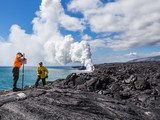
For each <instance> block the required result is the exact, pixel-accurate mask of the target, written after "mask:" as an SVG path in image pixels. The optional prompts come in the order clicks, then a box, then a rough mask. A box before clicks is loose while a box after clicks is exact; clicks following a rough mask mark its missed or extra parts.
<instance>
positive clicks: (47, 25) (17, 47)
mask: <svg viewBox="0 0 160 120" xmlns="http://www.w3.org/2000/svg"><path fill="white" fill-rule="evenodd" d="M36 15H37V17H35V18H34V19H33V21H32V23H33V33H32V34H27V33H26V31H25V30H23V29H21V27H20V26H18V25H12V26H11V29H10V35H9V39H8V41H7V42H3V41H0V51H5V53H6V54H4V53H0V60H1V64H3V65H12V63H13V60H14V57H15V55H16V53H17V52H22V53H25V55H26V57H27V60H28V62H27V63H28V65H38V63H39V62H40V61H46V63H51V64H53V63H60V64H62V65H66V64H67V63H70V62H79V63H81V64H83V65H84V66H86V68H87V70H92V66H93V64H92V60H91V52H90V45H89V44H88V42H87V41H81V42H75V41H74V38H73V37H72V35H66V36H63V35H62V34H61V33H60V31H59V27H63V28H65V29H67V30H70V31H83V30H84V29H85V26H84V25H83V20H81V19H78V18H75V17H71V16H69V15H67V14H65V12H64V9H63V7H62V6H61V1H60V0H42V3H41V6H40V11H37V12H36ZM2 58H3V59H2ZM4 58H5V59H4Z"/></svg>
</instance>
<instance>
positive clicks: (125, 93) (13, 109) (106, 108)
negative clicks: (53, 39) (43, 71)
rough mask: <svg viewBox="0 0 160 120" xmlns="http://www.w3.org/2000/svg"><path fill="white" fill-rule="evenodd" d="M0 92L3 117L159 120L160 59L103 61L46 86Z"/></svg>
mask: <svg viewBox="0 0 160 120" xmlns="http://www.w3.org/2000/svg"><path fill="white" fill-rule="evenodd" d="M0 94H1V95H0V105H1V107H0V119H2V120H8V119H14V120H58V119H59V120H133V119H135V120H159V118H160V114H159V113H160V62H140V63H114V64H100V65H95V71H93V72H91V73H81V74H76V73H72V74H70V75H68V76H67V77H66V79H59V80H56V81H54V82H47V85H46V86H45V87H42V86H41V85H40V86H39V87H38V88H37V89H35V88H33V87H31V88H29V87H25V89H24V91H20V92H11V91H1V92H0ZM20 95H22V96H23V97H20Z"/></svg>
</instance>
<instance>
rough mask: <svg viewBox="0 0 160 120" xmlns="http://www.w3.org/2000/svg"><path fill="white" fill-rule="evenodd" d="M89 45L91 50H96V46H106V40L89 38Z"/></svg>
mask: <svg viewBox="0 0 160 120" xmlns="http://www.w3.org/2000/svg"><path fill="white" fill-rule="evenodd" d="M88 42H89V44H90V46H91V50H92V52H94V51H96V49H97V48H98V47H104V48H105V47H106V40H105V39H95V40H91V41H88Z"/></svg>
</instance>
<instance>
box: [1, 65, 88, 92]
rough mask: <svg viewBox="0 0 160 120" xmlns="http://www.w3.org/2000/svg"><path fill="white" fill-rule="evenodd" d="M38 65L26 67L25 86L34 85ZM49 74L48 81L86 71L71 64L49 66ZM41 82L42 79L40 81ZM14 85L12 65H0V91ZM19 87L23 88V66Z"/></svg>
mask: <svg viewBox="0 0 160 120" xmlns="http://www.w3.org/2000/svg"><path fill="white" fill-rule="evenodd" d="M36 69H37V67H29V66H25V67H24V83H23V87H24V86H31V85H34V84H35V82H36V79H37V72H36ZM47 69H48V71H49V74H48V78H47V79H46V81H54V80H56V79H61V78H66V77H67V76H68V75H69V74H70V73H77V74H79V73H82V72H86V71H83V70H78V69H75V68H72V67H71V66H64V67H61V66H60V67H47ZM40 82H41V81H40ZM12 87H13V75H12V67H0V91H1V90H8V89H12ZM17 87H19V88H22V67H21V68H20V74H19V79H18V82H17Z"/></svg>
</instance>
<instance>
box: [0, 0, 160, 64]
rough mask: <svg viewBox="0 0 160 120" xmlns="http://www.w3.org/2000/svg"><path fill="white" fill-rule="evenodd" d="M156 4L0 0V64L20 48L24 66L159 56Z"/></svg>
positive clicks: (148, 0) (143, 0) (146, 0)
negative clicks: (22, 53)
mask: <svg viewBox="0 0 160 120" xmlns="http://www.w3.org/2000/svg"><path fill="white" fill-rule="evenodd" d="M159 6H160V1H159V0H154V2H152V1H151V0H141V1H139V0H133V1H130V0H87V1H86V0H61V1H60V0H14V1H13V0H0V50H1V51H4V52H1V53H0V56H1V58H0V59H1V61H0V65H12V63H13V60H14V57H15V54H16V53H17V52H19V51H21V52H24V53H26V56H27V58H28V65H35V64H36V63H38V62H39V61H44V62H45V64H47V65H60V64H62V65H70V64H73V63H75V62H76V63H77V62H78V63H81V64H89V63H86V61H88V59H89V60H90V59H92V62H93V64H98V63H111V62H126V61H128V60H132V59H136V58H141V57H148V56H155V55H160V52H159V49H160V34H159V31H160V13H159V11H160V7H159ZM69 34H70V35H69ZM82 41H87V43H83V42H82ZM76 42H77V43H76ZM87 44H89V45H90V49H89V48H88V47H87ZM84 46H85V47H84ZM78 48H79V49H78ZM88 50H90V51H88ZM85 51H87V52H85ZM90 53H91V54H92V56H91V55H90ZM8 56H9V57H8ZM78 58H79V60H78ZM84 61H85V62H84Z"/></svg>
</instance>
